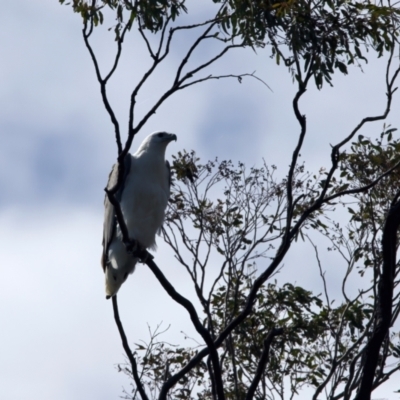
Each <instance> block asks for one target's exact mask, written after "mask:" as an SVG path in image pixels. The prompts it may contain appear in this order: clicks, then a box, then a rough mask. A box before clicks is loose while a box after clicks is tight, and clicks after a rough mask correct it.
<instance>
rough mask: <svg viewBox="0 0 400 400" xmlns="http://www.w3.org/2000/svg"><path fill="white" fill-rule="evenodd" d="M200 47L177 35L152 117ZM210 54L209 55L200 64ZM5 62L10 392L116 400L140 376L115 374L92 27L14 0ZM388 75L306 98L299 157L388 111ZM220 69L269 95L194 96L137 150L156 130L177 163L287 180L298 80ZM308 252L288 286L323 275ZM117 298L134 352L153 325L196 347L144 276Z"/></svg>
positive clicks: (236, 88)
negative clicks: (216, 162) (203, 163)
mask: <svg viewBox="0 0 400 400" xmlns="http://www.w3.org/2000/svg"><path fill="white" fill-rule="evenodd" d="M206 3H207V2H203V4H206ZM210 3H211V2H210ZM197 7H199V3H197ZM201 7H203V8H197V9H196V8H190V9H189V10H193V13H194V15H195V16H196V18H198V19H199V20H200V19H201V18H202V17H204V15H206V14H207V8H205V6H204V5H203V6H201ZM189 40H190V37H189V36H182V37H179V38H178V40H177V45H178V48H174V50H173V51H172V54H171V59H170V60H169V61H168V62H167V63H166V65H165V67H163V68H161V70H160V72H159V73H157V75H156V76H155V78H154V79H153V80H152V81H151V83H150V85H149V86H148V87H146V89H145V91H144V92H143V94H142V95H141V96H140V98H139V102H138V110H139V116H140V115H143V113H144V112H146V110H148V107H149V106H151V105H152V104H153V103H154V101H155V100H156V99H157V98H158V96H159V95H160V94H161V91H162V89H163V88H165V87H167V85H168V84H169V82H171V79H172V77H173V72H174V66H175V65H176V62H177V60H178V57H179V54H181V53H180V51H182V50H183V49H185V46H187V45H188V41H189ZM94 43H95V46H96V51H97V52H98V54H99V59H100V62H101V68H102V70H103V71H105V70H106V69H107V68H108V67H109V65H110V63H111V60H112V58H111V57H112V55H113V51H114V47H113V46H114V42H113V37H112V34H111V33H107V32H106V30H105V32H104V33H102V34H99V35H98V36H96V38H95V41H94ZM212 50H213V49H212V48H206V47H204V48H201V51H200V52H199V54H196V56H195V62H198V61H199V60H201V59H203V57H207V56H209V55H210V54H212ZM125 51H126V52H125V53H124V55H123V57H122V59H121V68H120V70H119V71H118V73H117V74H116V77H115V79H114V80H113V81H112V86H111V87H110V91H109V93H110V98H111V101H112V104H113V106H114V108H115V110H116V113H117V116H118V118H119V119H120V121H121V125H122V127H123V128H124V127H126V121H127V110H128V97H129V91H130V89H131V87H132V84H134V83H135V82H137V81H138V79H139V77H140V73H141V72H142V71H144V68H145V67H146V65H148V64H147V63H148V59H147V58H146V52H145V49H144V48H143V47H142V46H140V45H139V41H138V39H137V38H131V39H129V40H127V42H126V43H125ZM0 60H1V61H0V78H1V80H0V81H1V89H0V105H1V107H0V132H1V136H0V137H1V143H0V187H1V191H0V239H1V240H0V245H1V250H2V251H1V259H2V262H1V266H0V268H1V275H2V279H1V281H0V288H1V290H0V303H1V307H0V321H1V329H0V338H1V341H0V343H1V344H0V388H1V389H0V392H1V395H0V397H1V398H4V399H7V400H14V399H15V400H20V399H28V398H29V399H41V400H54V399H57V400H67V399H68V400H70V399H74V400H79V399H82V400H83V399H85V400H87V399H98V400H103V399H104V400H106V399H107V400H109V399H117V398H118V396H119V395H120V394H121V389H122V387H123V386H124V387H126V388H129V380H128V379H127V378H126V377H125V376H123V375H122V374H118V373H117V371H116V370H115V365H116V364H117V363H120V362H122V361H123V360H124V356H123V350H122V347H121V344H120V339H119V336H118V333H117V329H116V327H115V325H114V322H113V317H112V309H111V302H109V301H106V300H105V299H104V277H103V273H102V271H101V268H100V263H99V260H100V254H101V235H102V214H103V209H102V207H103V196H104V192H103V188H104V186H105V183H106V180H107V176H108V172H109V170H110V167H111V165H112V164H113V162H114V160H115V158H116V146H115V139H114V136H113V128H112V125H111V123H110V120H109V118H108V116H107V114H106V112H105V110H104V108H103V105H102V102H101V98H100V93H99V87H98V84H97V82H96V79H95V76H94V70H93V66H92V64H91V61H90V58H89V56H88V53H87V51H86V49H85V47H84V43H83V40H82V37H81V22H80V19H79V18H78V16H77V15H74V14H73V13H72V11H71V9H70V8H69V7H66V6H60V5H59V3H58V1H56V0H42V1H40V2H39V1H36V2H33V1H31V0H19V1H7V2H4V4H3V5H2V10H1V13H0ZM384 67H385V65H384V63H383V62H382V61H379V60H375V59H371V62H370V63H369V64H368V65H367V66H365V67H364V73H362V72H361V71H360V70H359V69H357V68H353V69H351V70H350V75H349V76H347V77H343V76H337V77H335V80H334V83H335V86H334V88H330V87H325V88H324V90H322V91H321V92H318V91H317V90H316V89H315V88H310V90H309V91H308V92H307V94H306V96H305V98H304V101H302V103H301V106H302V112H303V113H305V114H307V122H308V127H309V131H308V138H307V140H306V143H305V146H304V150H303V151H302V158H303V159H304V160H306V162H307V168H308V169H309V170H313V171H317V169H318V168H319V167H322V166H329V160H330V157H329V154H330V144H334V143H335V142H337V141H339V140H340V139H341V138H343V136H345V135H346V134H348V132H350V130H351V129H352V128H353V127H354V126H355V125H356V124H357V123H358V121H359V119H360V118H362V117H364V116H367V115H371V114H372V115H375V114H378V113H380V112H382V111H383V109H384V103H383V102H384V100H385V87H384V76H383V74H382V73H383V71H384ZM210 71H211V72H214V71H216V72H221V73H234V74H237V73H243V72H250V73H251V72H253V71H257V75H258V76H259V77H260V78H262V79H263V80H264V81H265V82H266V83H267V84H268V85H269V86H270V87H271V89H272V91H271V90H269V89H268V88H266V87H265V86H264V85H262V84H260V83H259V82H258V81H256V80H252V79H244V81H243V82H242V84H239V83H238V82H237V81H236V80H230V81H228V80H224V81H213V82H210V83H206V84H203V85H201V86H197V87H193V88H190V89H189V90H185V91H182V92H180V93H178V94H176V95H174V96H173V97H172V98H170V99H169V100H168V101H167V102H166V103H165V104H164V105H163V106H162V108H161V109H160V110H159V111H157V113H156V114H155V115H154V116H153V117H152V119H151V120H150V121H149V123H148V124H147V125H146V126H145V127H144V128H143V130H142V131H141V132H140V133H139V137H138V138H137V140H135V142H134V144H133V149H136V148H137V146H138V144H139V142H140V141H141V140H142V139H143V138H144V137H145V136H147V134H149V133H151V132H152V131H155V130H165V131H168V132H174V133H176V134H177V135H178V141H177V142H174V143H171V145H170V146H169V148H168V151H167V156H168V157H170V156H171V154H173V153H176V152H177V151H181V150H183V149H187V150H190V149H195V150H196V152H197V154H198V155H199V156H200V157H201V158H202V159H203V160H207V159H213V158H215V157H216V156H218V157H219V158H220V159H226V158H228V159H232V160H234V161H235V162H236V161H238V160H241V161H243V162H245V163H246V165H248V166H249V167H250V166H254V165H261V164H262V159H263V158H264V159H265V160H266V162H267V164H275V165H277V166H278V171H279V173H280V174H282V176H283V175H284V174H285V171H286V168H287V165H288V164H289V160H290V157H291V154H290V152H289V151H288V149H292V148H293V144H294V140H295V139H296V137H297V134H298V132H299V128H298V126H297V124H296V121H295V118H294V116H293V113H292V111H291V99H292V96H293V94H294V93H295V87H294V86H293V85H292V82H291V77H290V75H289V74H288V73H287V71H286V70H285V68H283V67H277V66H276V65H274V63H273V62H272V61H271V60H270V59H269V53H268V51H267V50H259V51H258V52H257V54H255V53H254V52H253V51H251V50H246V51H237V52H232V53H231V54H229V55H228V56H227V57H226V58H225V59H224V60H223V61H222V62H220V63H219V64H218V65H216V66H215V70H210ZM399 105H400V101H399V96H398V95H397V97H396V98H395V101H394V103H393V106H392V110H393V113H392V114H391V116H390V117H389V119H388V121H389V123H391V124H392V125H394V126H399V125H400V113H399V111H398V110H399ZM381 127H382V123H378V124H375V125H373V126H372V127H370V128H368V129H366V130H365V131H364V132H363V134H364V135H373V134H374V135H375V134H377V133H379V132H380V129H381ZM123 131H125V129H123ZM160 241H161V239H160V238H159V239H158V242H159V244H160V246H159V251H158V252H157V253H156V262H157V260H160V259H162V260H163V262H164V265H162V264H161V262H159V264H160V266H161V267H162V268H163V270H164V272H165V274H166V275H167V276H168V277H170V278H171V280H172V281H173V282H174V283H175V284H176V285H177V286H178V287H179V288H180V290H181V291H182V293H183V294H185V295H190V293H191V286H190V284H188V281H187V278H186V277H185V276H184V275H183V273H182V271H180V269H179V266H178V265H176V263H175V262H174V261H173V258H172V255H171V254H170V252H169V250H168V249H167V248H166V247H165V246H163V245H162V243H160ZM309 251H310V248H307V249H306V248H296V249H295V254H294V255H291V256H290V257H289V258H288V259H287V260H286V261H285V268H287V269H288V271H289V273H288V274H287V276H288V278H287V279H289V276H290V277H292V279H294V280H296V282H298V283H300V284H304V285H307V284H308V283H309V282H310V281H312V280H313V279H314V278H313V276H314V275H315V272H316V266H315V265H314V266H310V263H309ZM161 255H162V257H161ZM329 274H330V276H331V278H332V280H335V279H337V275H335V272H329V271H328V276H329ZM119 303H120V308H121V314H122V317H123V321H124V324H125V326H126V330H127V333H128V336H129V338H130V341H131V343H134V342H138V341H139V340H140V339H147V338H148V335H147V325H146V324H147V323H149V324H150V325H151V326H152V327H155V326H156V324H157V323H159V322H161V321H163V322H164V324H165V326H167V325H168V324H171V329H170V331H169V333H168V335H169V336H168V337H169V338H174V339H176V341H181V340H183V339H182V338H183V335H182V334H181V333H180V331H181V330H185V329H190V328H188V326H189V324H188V321H189V318H188V316H187V314H186V313H185V312H183V311H182V310H181V309H180V308H179V307H176V306H175V305H174V304H173V303H172V301H170V300H169V298H168V297H167V296H166V295H165V294H164V293H163V291H162V289H161V288H160V286H159V284H158V282H157V281H156V280H155V278H154V277H153V276H152V275H151V273H150V272H149V271H148V270H147V269H146V268H145V267H143V266H139V267H138V270H137V271H136V272H135V274H134V276H132V277H130V279H129V280H128V282H127V283H126V284H125V285H124V286H123V288H122V290H121V292H120V296H119ZM398 378H399V376H397V379H398ZM393 380H396V378H394V379H393ZM396 388H397V387H396V386H393V385H392V384H390V383H389V384H388V385H387V387H386V388H385V389H382V390H381V391H380V392H379V393H378V394H377V395H376V396H375V397H376V398H378V397H385V398H387V399H389V400H392V399H397V398H398V396H396V395H394V394H393V393H392V392H393V390H394V389H396Z"/></svg>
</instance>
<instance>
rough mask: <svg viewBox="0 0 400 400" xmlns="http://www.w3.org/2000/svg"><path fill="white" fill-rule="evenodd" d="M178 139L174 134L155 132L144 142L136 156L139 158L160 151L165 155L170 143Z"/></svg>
mask: <svg viewBox="0 0 400 400" xmlns="http://www.w3.org/2000/svg"><path fill="white" fill-rule="evenodd" d="M176 139H177V138H176V135H175V134H174V133H167V132H154V133H152V134H150V135H149V136H147V137H146V138H145V139H144V140H143V142H142V144H141V145H140V147H139V149H138V151H137V152H136V153H135V155H136V156H139V155H141V154H142V153H145V152H148V151H151V152H153V151H160V152H162V153H163V154H164V152H165V149H166V147H167V145H168V143H170V142H172V141H173V140H176Z"/></svg>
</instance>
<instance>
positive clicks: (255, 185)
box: [60, 0, 400, 400]
mask: <svg viewBox="0 0 400 400" xmlns="http://www.w3.org/2000/svg"><path fill="white" fill-rule="evenodd" d="M60 2H61V3H65V4H69V5H71V6H72V8H73V11H74V12H76V13H78V14H80V16H81V17H82V22H83V31H82V32H83V39H84V42H85V45H86V47H87V49H88V51H89V54H90V56H91V60H92V62H93V65H94V68H95V74H96V78H97V80H98V82H99V85H100V89H101V96H102V100H103V103H104V106H105V109H106V111H107V112H108V114H109V116H110V119H111V122H112V125H113V127H114V133H115V137H116V143H117V153H118V163H119V176H120V177H121V178H120V179H118V183H117V185H116V187H115V188H113V189H111V190H108V191H107V196H108V198H109V199H110V201H111V203H112V204H113V205H114V207H115V210H116V215H117V219H118V223H119V225H120V227H121V231H122V235H123V239H124V242H125V244H126V246H127V248H128V249H130V250H131V251H132V252H133V255H135V256H137V257H139V258H140V259H141V260H142V261H143V262H144V263H146V265H147V266H148V267H149V268H150V270H151V271H152V272H153V273H154V275H155V277H156V278H157V279H158V281H159V282H160V284H161V286H162V287H163V289H164V290H165V291H166V292H167V293H168V295H169V296H170V297H171V298H172V299H173V300H174V301H175V302H176V303H177V305H179V306H181V307H183V308H185V309H186V310H187V312H188V315H189V317H190V320H191V322H192V323H193V326H194V328H195V330H196V331H197V333H198V335H199V337H201V340H202V342H201V343H198V344H195V345H193V346H192V347H182V346H180V345H178V346H173V345H171V344H168V343H166V342H164V341H162V339H161V337H162V336H160V335H161V333H162V330H161V328H157V329H156V330H154V331H152V333H151V337H150V341H149V342H147V343H145V344H139V345H136V349H135V350H134V351H132V350H131V348H130V345H129V339H128V338H127V336H126V334H125V332H124V329H123V326H122V323H121V319H120V317H119V312H118V304H117V298H116V297H114V298H113V309H114V316H115V320H116V323H117V326H118V329H119V332H120V334H121V339H122V342H123V346H124V349H125V351H126V355H127V357H128V360H129V362H128V364H127V365H126V366H121V367H120V369H121V370H122V371H124V372H126V373H127V374H128V375H129V376H130V377H132V379H133V390H132V392H129V393H128V392H126V393H125V394H126V397H127V398H132V399H135V398H139V396H140V398H142V399H150V398H152V399H153V398H154V399H156V398H157V399H160V400H161V399H176V398H181V399H192V398H193V399H194V398H198V399H218V400H223V399H246V400H250V399H254V398H256V399H275V398H281V399H285V398H289V399H292V398H295V396H296V395H299V396H301V390H302V389H304V388H305V387H309V388H312V390H313V394H312V399H313V400H317V399H319V398H322V397H323V396H324V397H325V398H327V399H332V400H334V399H335V400H336V399H345V400H347V399H350V398H354V399H356V400H368V399H370V398H371V393H372V391H373V390H374V389H375V388H377V387H379V386H380V385H382V384H383V383H384V382H386V381H387V380H388V379H390V378H391V377H392V376H393V375H394V374H395V373H396V372H398V371H399V369H400V362H399V360H398V359H399V358H400V341H399V332H398V330H397V329H396V321H397V318H398V315H399V312H400V294H399V291H398V283H399V278H398V274H399V262H398V261H397V257H396V255H397V249H398V227H399V225H400V200H399V198H400V189H399V184H398V182H399V170H398V168H399V166H400V158H399V150H400V143H399V140H398V139H397V138H396V137H395V135H394V133H395V132H396V129H395V128H392V127H390V126H386V125H385V126H384V128H383V131H382V132H381V133H380V134H378V135H376V137H366V136H364V135H363V134H362V128H363V127H364V126H365V125H367V124H369V123H371V122H375V121H384V120H385V119H386V118H387V116H388V114H389V112H390V109H391V106H392V100H393V96H394V95H395V92H396V90H397V87H396V80H397V79H398V75H399V73H400V64H399V61H398V51H399V47H398V32H399V28H400V26H399V25H400V24H399V22H400V19H399V17H400V9H399V7H398V5H397V4H394V5H393V4H391V3H390V2H386V3H382V2H378V3H372V2H370V1H344V0H337V1H332V0H322V1H316V0H315V1H314V0H311V1H303V0H300V1H297V0H296V1H294V0H289V1H260V0H256V1H247V0H246V1H245V0H213V2H212V3H213V7H212V8H211V9H212V10H213V11H212V13H211V14H210V15H209V17H208V18H207V19H204V20H202V21H199V22H195V23H194V22H193V21H192V20H191V21H190V22H186V19H185V18H186V17H187V16H192V15H191V11H190V2H189V1H184V0H182V1H178V0H149V1H144V0H136V1H134V0H92V1H85V0H73V1H72V2H70V3H67V2H66V1H65V0H60ZM210 3H211V2H210ZM103 24H106V25H107V27H109V28H110V29H111V30H112V31H113V34H114V38H115V43H116V52H115V58H114V62H113V65H112V67H111V69H110V70H109V71H108V72H107V73H105V74H102V73H101V72H100V67H99V63H98V60H97V57H96V53H95V51H94V49H93V47H92V45H91V37H92V35H93V34H94V32H95V31H96V29H97V28H99V27H100V26H101V25H103ZM111 24H113V25H111ZM189 31H190V32H197V33H198V36H197V37H196V38H195V39H193V41H192V42H191V45H190V47H189V50H188V51H187V52H186V53H185V54H184V55H183V56H182V59H181V60H180V62H179V64H178V67H177V69H176V74H175V77H174V79H173V80H172V83H171V85H170V87H169V88H168V89H167V90H166V91H165V92H163V93H160V94H159V97H158V98H157V99H156V101H155V102H154V103H153V104H152V105H151V106H149V108H148V111H147V112H146V113H145V114H144V116H143V117H142V118H140V119H138V118H137V116H136V99H137V96H138V94H139V92H140V91H141V90H142V89H143V87H144V85H146V83H147V81H148V79H149V78H150V77H151V75H152V74H153V73H154V71H155V70H156V69H157V68H161V65H163V62H164V60H165V59H166V58H168V56H169V54H170V51H171V48H172V46H174V38H175V37H176V35H178V34H179V33H182V32H189ZM129 33H135V34H136V35H138V37H139V38H141V39H142V40H143V42H144V44H145V46H146V48H147V51H148V56H149V59H150V60H151V63H150V66H149V68H148V70H147V71H146V72H145V73H144V75H143V76H142V77H141V78H140V79H139V80H138V82H139V83H138V84H137V85H136V86H135V87H132V91H131V97H130V104H129V111H128V114H129V127H128V131H127V139H126V141H125V143H123V140H122V135H121V130H120V124H119V121H118V119H117V118H116V115H115V113H114V110H113V107H112V104H110V101H109V98H108V94H107V85H108V83H109V81H110V79H111V78H112V77H113V74H114V73H115V71H116V69H117V68H118V65H119V60H120V56H121V53H122V51H123V43H124V39H125V37H126V35H127V34H129ZM210 41H214V42H215V43H218V44H219V46H220V47H219V50H218V52H217V53H216V54H213V55H212V56H209V55H208V54H205V55H203V54H202V55H201V56H202V57H200V61H199V60H198V59H196V60H195V61H196V62H194V64H193V63H192V64H191V63H189V61H193V54H194V53H195V52H196V51H197V50H198V48H199V45H200V44H204V43H210ZM246 47H250V48H253V49H254V50H260V49H261V48H266V49H267V50H268V51H270V55H271V57H273V58H274V59H275V60H276V62H277V63H278V64H282V65H283V66H284V67H285V68H287V69H288V70H289V72H290V74H291V76H292V79H293V82H294V84H295V86H296V88H297V91H296V94H295V96H294V98H293V99H292V106H293V113H294V115H295V117H296V120H297V122H298V127H299V128H298V129H299V132H298V137H297V139H296V141H294V142H293V143H288V152H290V153H291V155H292V157H291V162H290V165H289V167H288V170H287V172H286V173H285V174H284V175H285V176H284V178H277V177H276V172H275V170H276V167H275V166H270V165H267V164H264V165H263V166H262V167H261V168H256V167H253V168H250V169H247V168H246V167H245V165H243V164H242V163H239V165H237V166H236V165H233V164H232V162H230V161H218V159H216V160H214V161H209V162H205V163H203V162H202V161H201V160H200V159H199V158H198V156H197V155H196V153H195V152H181V153H179V154H177V155H176V156H175V157H174V161H173V166H172V169H173V171H174V173H175V183H174V185H173V187H172V193H171V199H170V206H169V209H168V215H167V218H166V221H165V227H164V231H163V237H164V239H165V241H166V242H167V244H168V245H169V246H170V248H171V251H172V252H173V253H174V255H175V258H176V262H177V263H178V264H179V265H181V267H182V268H183V269H184V270H185V271H186V273H187V274H188V276H189V277H190V279H191V280H192V282H193V287H194V293H193V297H196V299H197V301H198V302H199V304H200V307H197V306H195V304H196V303H194V301H191V300H190V299H188V298H185V297H184V296H182V295H181V294H180V293H179V292H178V291H177V290H176V289H175V288H174V286H173V285H172V284H171V283H170V281H169V280H168V278H167V277H166V276H165V275H164V273H163V272H162V265H161V264H162V260H160V261H159V263H160V266H161V268H160V267H159V266H158V264H157V263H156V261H157V262H158V260H157V259H153V256H151V255H150V254H149V253H147V252H144V253H137V252H135V251H133V249H134V246H133V245H134V243H132V240H131V239H130V238H129V233H128V231H127V229H126V225H125V222H124V217H123V215H122V212H121V209H120V206H119V204H118V201H117V199H116V196H115V194H116V192H117V190H118V188H119V187H120V185H121V179H122V176H123V172H124V171H123V169H124V163H123V160H124V157H125V155H126V154H127V152H128V151H129V150H130V147H131V144H132V141H133V140H134V137H135V135H136V134H137V133H138V132H139V131H140V130H141V129H142V128H143V127H144V125H145V124H146V123H147V121H148V120H149V119H150V118H152V117H153V115H154V114H155V112H156V111H157V110H158V108H159V107H161V106H162V105H163V103H164V102H165V101H167V100H168V99H170V97H172V96H173V95H174V94H175V93H176V92H177V91H180V90H184V89H186V88H188V87H189V86H192V85H196V84H200V83H202V82H205V81H211V80H215V79H222V78H224V79H225V78H227V79H229V78H235V79H239V81H242V80H243V79H244V78H247V77H249V78H256V79H258V78H257V76H256V75H255V74H254V73H247V74H242V75H234V74H231V73H230V71H227V72H226V74H223V75H216V74H214V73H213V70H212V68H213V65H214V63H215V62H216V61H217V60H219V59H221V58H223V57H224V56H225V54H226V53H227V52H228V51H229V52H230V51H240V50H241V49H243V48H246ZM372 54H373V55H376V56H377V57H382V58H385V61H386V74H385V84H386V102H385V104H384V107H383V111H380V112H378V113H377V114H376V115H374V116H366V117H364V118H363V119H361V120H360V121H359V123H358V124H357V125H356V126H355V127H353V128H351V129H350V130H349V131H348V132H347V133H345V134H343V136H342V137H341V139H340V140H339V141H338V142H337V143H336V144H333V145H332V148H331V154H330V159H328V160H327V162H326V164H325V165H324V166H322V168H321V170H320V171H318V172H314V171H311V172H309V171H307V168H306V164H305V163H303V162H301V161H300V160H299V157H300V152H301V150H302V147H303V145H304V142H305V140H306V137H307V120H306V116H305V115H304V114H303V113H302V111H301V107H300V100H301V98H302V97H303V96H304V94H305V92H306V90H307V88H308V87H309V84H310V81H314V82H315V85H316V86H317V88H318V89H323V84H324V83H328V84H330V85H332V82H333V79H334V73H335V72H339V73H342V74H348V73H349V69H350V68H349V66H351V65H352V64H355V65H358V66H360V67H362V65H363V63H366V62H368V60H369V59H371V57H372ZM188 65H190V67H189V66H188ZM210 71H211V72H210ZM338 210H341V211H340V212H338ZM343 215H345V216H346V217H345V218H344V219H345V221H344V222H343ZM337 216H340V218H339V217H338V218H336V217H337ZM339 220H340V221H339ZM318 235H322V236H323V237H324V238H325V239H327V240H328V241H329V243H330V245H329V248H328V250H327V251H331V252H335V253H336V254H339V255H340V256H341V258H342V262H343V265H344V266H345V268H344V270H345V273H344V276H343V277H342V290H341V291H342V293H341V295H340V296H337V298H331V297H330V289H329V286H330V285H329V283H330V282H329V281H328V280H327V279H326V278H325V271H324V270H325V268H324V265H323V264H322V262H321V258H320V254H321V248H320V247H319V246H318V245H317V244H316V243H315V238H316V237H318ZM295 242H297V243H300V244H301V243H302V242H307V243H308V245H309V246H311V248H312V249H313V254H314V256H315V262H316V263H317V265H318V269H319V276H320V279H321V288H322V290H321V291H319V292H318V293H313V292H312V291H310V290H309V289H306V288H302V287H300V286H298V285H296V284H294V283H285V284H279V283H278V281H277V280H274V275H275V274H276V272H277V271H278V270H279V268H282V263H283V262H284V260H285V258H286V256H287V254H288V252H289V251H290V250H291V248H292V246H293V245H294V243H295ZM211 266H212V268H211ZM285 268H286V267H285ZM215 271H217V272H215ZM350 280H351V281H352V282H354V281H357V282H358V283H357V285H359V286H358V287H357V290H354V288H352V287H350V286H349V285H348V282H349V281H350ZM210 282H211V283H210Z"/></svg>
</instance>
